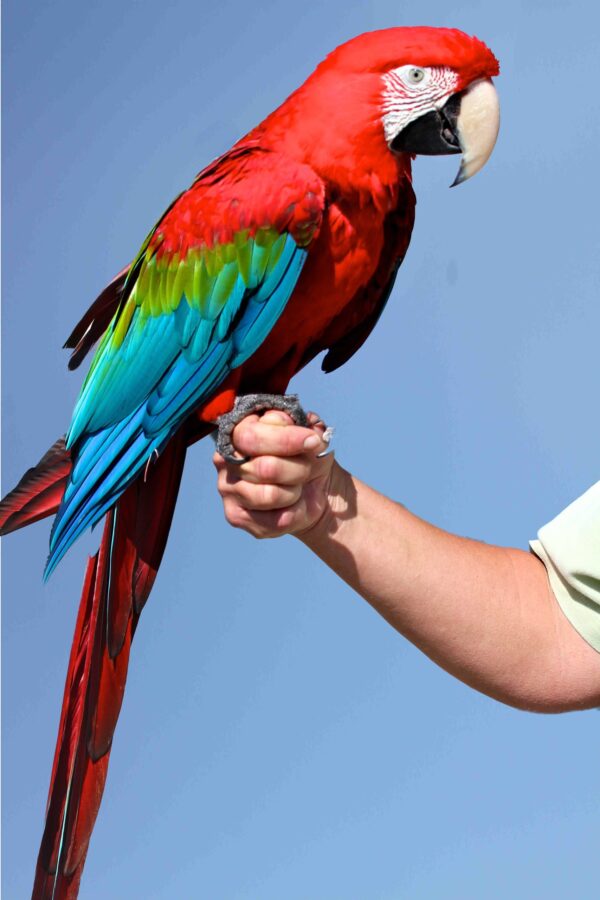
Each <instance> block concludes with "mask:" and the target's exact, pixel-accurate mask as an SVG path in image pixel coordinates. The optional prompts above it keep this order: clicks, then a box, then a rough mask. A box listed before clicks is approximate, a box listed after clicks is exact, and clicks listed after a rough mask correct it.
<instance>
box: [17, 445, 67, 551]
mask: <svg viewBox="0 0 600 900" xmlns="http://www.w3.org/2000/svg"><path fill="white" fill-rule="evenodd" d="M70 472H71V454H70V452H69V451H68V450H67V449H66V447H65V440H64V438H59V439H58V440H57V441H56V442H55V443H54V444H52V446H51V447H50V449H49V450H48V452H47V453H45V454H44V456H42V458H41V459H40V461H39V463H38V464H37V466H34V467H33V468H32V469H27V471H26V472H25V474H24V475H23V477H22V478H21V480H20V482H19V483H18V485H17V486H16V488H13V490H12V491H11V492H10V494H7V495H6V497H5V498H4V499H3V500H2V502H1V503H0V535H4V534H10V532H11V531H16V530H17V529H18V528H23V526H24V525H31V523H32V522H37V521H38V520H39V519H44V518H45V517H46V516H51V515H54V513H55V512H56V511H57V509H58V507H59V506H60V501H61V500H62V495H63V493H64V490H65V485H66V483H67V479H68V477H69V473H70Z"/></svg>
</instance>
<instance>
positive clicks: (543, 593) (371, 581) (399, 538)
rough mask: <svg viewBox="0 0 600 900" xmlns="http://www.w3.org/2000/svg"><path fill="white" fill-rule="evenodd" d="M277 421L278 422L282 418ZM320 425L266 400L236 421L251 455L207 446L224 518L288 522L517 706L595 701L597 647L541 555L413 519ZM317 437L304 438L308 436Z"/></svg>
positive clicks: (555, 708) (472, 678) (381, 607)
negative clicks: (224, 453) (569, 614)
mask: <svg viewBox="0 0 600 900" xmlns="http://www.w3.org/2000/svg"><path fill="white" fill-rule="evenodd" d="M282 426H285V427H282ZM321 432H322V429H320V428H319V426H317V427H315V428H313V430H312V432H311V431H310V430H308V429H302V428H298V427H296V426H292V425H289V420H288V419H287V417H286V416H284V415H283V414H281V413H277V412H270V413H267V414H266V415H265V416H263V418H262V419H260V420H259V419H257V417H255V416H253V417H249V418H248V419H246V420H244V422H242V423H241V424H240V425H239V426H238V427H237V428H236V431H235V433H234V441H235V445H236V447H237V448H238V449H239V450H240V452H242V453H244V454H245V455H249V456H252V457H253V458H252V459H251V460H250V462H248V463H245V464H244V465H243V466H239V467H238V466H231V465H226V464H225V463H224V462H223V460H222V459H221V458H220V457H217V456H215V465H216V467H217V469H218V471H219V490H220V492H221V495H222V497H223V500H224V505H225V514H226V517H227V519H228V521H229V522H230V523H231V524H232V525H235V526H236V527H241V528H244V529H245V530H246V531H248V532H250V533H251V534H254V535H255V536H256V537H276V536H279V535H281V534H293V535H294V536H296V537H297V538H298V539H299V540H301V541H303V542H304V543H305V544H306V546H307V547H309V548H310V549H311V550H312V551H313V552H314V553H316V554H317V555H318V556H319V557H320V558H321V559H322V560H323V561H324V562H325V563H326V564H327V565H328V566H330V568H332V569H333V570H334V571H335V572H337V574H338V575H340V577H341V578H343V579H344V580H345V581H346V582H347V583H348V584H349V585H350V586H351V587H352V588H354V590H356V591H357V592H358V593H359V594H361V595H362V596H363V597H364V598H365V599H366V600H367V601H368V602H369V603H370V604H371V605H372V606H373V607H374V608H375V609H376V610H377V611H378V612H379V613H380V614H381V615H382V616H383V617H384V618H385V619H386V620H387V621H388V622H389V623H390V624H391V625H392V626H393V627H394V628H396V629H397V630H398V631H399V632H400V633H401V634H403V635H404V636H405V637H407V638H408V639H409V640H410V641H412V642H413V643H414V644H415V645H416V646H417V647H419V648H420V649H421V650H422V651H423V652H424V653H426V654H427V655H428V656H429V657H430V658H431V659H433V660H434V661H435V662H437V663H438V664H439V665H440V666H442V667H443V668H444V669H446V670H447V671H448V672H450V673H451V674H453V675H455V676H456V677H457V678H460V679H461V680H462V681H464V682H465V683H466V684H469V685H470V686H472V687H474V688H476V689H477V690H479V691H482V692H484V693H486V694H489V695H490V696H491V697H495V698H496V699H498V700H501V701H503V702H504V703H508V704H510V705H512V706H516V707H519V708H522V709H529V710H536V711H541V712H560V711H564V710H570V709H583V708H587V707H593V706H598V705H600V654H599V653H597V652H596V651H595V650H594V649H593V648H592V647H590V646H589V645H588V644H587V643H586V642H585V641H584V640H583V638H582V637H580V635H579V634H578V633H577V632H576V631H575V629H574V628H573V627H572V625H571V624H570V622H569V621H568V619H567V618H566V617H565V616H564V614H563V613H562V611H561V609H560V607H559V605H558V603H557V602H556V599H555V597H554V595H553V593H552V591H551V588H550V585H549V583H548V578H547V575H546V569H545V567H544V565H543V564H542V563H541V562H540V560H539V559H538V558H537V557H535V556H534V555H532V554H530V553H526V552H524V551H522V550H517V549H512V548H504V547H494V546H490V545H487V544H483V543H480V542H478V541H472V540H469V539H467V538H461V537H457V536H456V535H453V534H449V533H448V532H445V531H442V530H441V529H439V528H436V527H435V526H433V525H430V524H429V523H427V522H425V521H423V520H422V519H419V518H418V517H417V516H415V515H413V514H412V513H411V512H409V511H408V510H407V509H406V508H405V507H403V506H401V505H400V504H398V503H394V502H393V501H391V500H389V499H388V498H387V497H384V496H383V495H382V494H379V493H378V492H377V491H374V490H373V489H372V488H370V487H368V486H367V485H365V484H363V483H362V482H360V481H359V480H358V479H356V478H354V477H353V476H352V475H350V474H349V473H348V472H346V471H345V470H344V469H342V468H341V466H339V465H338V464H337V463H336V462H335V461H334V459H333V456H327V457H325V458H322V459H318V458H317V457H316V453H318V452H319V450H321V449H323V446H324V445H323V444H322V442H321V441H320V439H319V435H320V433H321ZM311 436H312V437H313V438H315V436H316V438H317V440H316V443H317V446H316V447H312V448H311V447H308V448H306V447H305V446H304V444H305V441H306V440H307V439H309V438H310V437H311Z"/></svg>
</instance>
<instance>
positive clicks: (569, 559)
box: [530, 481, 600, 652]
mask: <svg viewBox="0 0 600 900" xmlns="http://www.w3.org/2000/svg"><path fill="white" fill-rule="evenodd" d="M530 547H531V549H532V551H533V552H534V553H535V554H536V556H539V558H540V559H541V560H542V562H543V563H544V565H545V566H546V569H547V570H548V577H549V579H550V584H551V586H552V590H553V591H554V594H555V595H556V599H557V600H558V602H559V604H560V607H561V609H562V611H563V612H564V614H565V615H566V617H567V618H568V619H569V621H570V622H571V624H572V625H573V627H574V628H576V629H577V631H578V632H579V634H580V635H581V636H582V637H583V638H584V639H585V640H586V641H587V642H588V644H591V646H592V647H594V649H595V650H598V652H600V481H599V482H598V483H597V484H595V485H594V486H593V487H591V488H590V489H589V490H588V491H586V492H585V494H582V496H581V497H578V498H577V500H575V501H574V502H573V503H571V504H570V505H569V506H567V508H566V509H564V510H563V511H562V512H561V513H559V515H558V516H557V517H556V518H555V519H552V521H551V522H548V524H547V525H544V527H543V528H540V530H539V532H538V540H537V541H531V542H530Z"/></svg>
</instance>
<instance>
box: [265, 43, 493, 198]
mask: <svg viewBox="0 0 600 900" xmlns="http://www.w3.org/2000/svg"><path fill="white" fill-rule="evenodd" d="M498 72H499V66H498V61H497V59H496V57H495V56H494V54H493V53H492V52H491V50H489V48H488V47H486V45H485V44H484V43H482V42H481V41H480V40H478V39H477V38H475V37H470V36H469V35H467V34H464V33H463V32H462V31H458V30H456V29H450V28H431V27H416V28H389V29H386V30H383V31H372V32H367V33H365V34H361V35H359V36H358V37H356V38H353V39H352V40H350V41H347V42H346V43H345V44H342V45H341V46H339V47H338V48H337V49H336V50H334V51H333V52H332V53H330V54H329V55H328V56H327V57H326V58H325V59H324V60H323V62H322V63H320V65H319V66H317V68H316V70H315V72H314V73H313V74H312V75H311V76H310V77H309V78H308V79H307V81H306V82H305V83H304V85H303V86H302V87H301V88H299V90H298V91H297V92H296V93H295V94H293V95H292V96H291V97H290V98H289V100H288V101H287V102H286V104H284V105H283V107H280V109H279V110H277V111H276V112H275V113H274V114H272V116H271V117H269V119H267V120H266V123H265V124H267V123H268V125H269V126H271V125H272V124H275V125H276V124H278V123H281V122H283V124H284V126H285V128H286V129H287V134H288V136H289V135H293V138H292V139H293V140H294V141H295V143H296V144H297V143H298V142H299V141H300V142H302V143H303V144H304V148H305V150H306V152H305V154H304V157H305V159H306V161H307V162H310V163H311V164H312V165H313V166H314V167H315V168H316V169H317V170H319V169H321V170H324V169H326V170H329V171H328V174H335V173H333V169H337V170H338V171H337V174H338V175H339V174H340V170H341V169H343V168H347V170H348V172H349V171H350V170H353V171H354V172H356V171H357V170H360V169H363V170H364V171H365V172H367V171H370V172H376V173H378V174H380V173H382V174H383V173H384V172H385V169H386V166H387V170H388V172H389V170H390V158H395V159H396V160H397V161H398V160H401V161H404V162H405V164H406V166H407V167H408V168H409V162H408V161H409V159H410V158H411V157H413V156H415V155H418V154H424V155H438V154H451V153H456V154H459V153H460V154H462V160H461V164H460V168H459V171H458V174H457V176H456V178H455V180H454V182H453V185H454V184H460V183H461V182H463V181H466V180H467V179H468V178H470V177H471V176H472V175H475V173H476V172H478V171H479V170H480V169H481V168H483V166H484V165H485V163H486V162H487V160H488V159H489V157H490V154H491V152H492V150H493V148H494V144H495V142H496V137H497V135H498V128H499V123H500V113H499V104H498V96H497V94H496V89H495V88H494V85H493V83H492V80H491V79H492V77H493V76H494V75H497V74H498Z"/></svg>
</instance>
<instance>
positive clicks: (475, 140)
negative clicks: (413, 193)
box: [391, 78, 500, 187]
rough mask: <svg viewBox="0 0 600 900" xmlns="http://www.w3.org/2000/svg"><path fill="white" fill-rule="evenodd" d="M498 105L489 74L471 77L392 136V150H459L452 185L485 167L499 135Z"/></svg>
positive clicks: (427, 152) (438, 152)
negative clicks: (441, 103) (440, 103)
mask: <svg viewBox="0 0 600 900" xmlns="http://www.w3.org/2000/svg"><path fill="white" fill-rule="evenodd" d="M499 127H500V106H499V103H498V94H497V93H496V89H495V87H494V85H493V84H492V82H491V81H490V79H489V78H482V79H479V80H478V81H474V82H473V83H472V84H470V85H469V87H468V88H467V89H466V90H464V91H461V92H460V93H459V94H453V96H452V97H450V99H449V100H448V101H447V102H446V103H445V105H444V106H443V107H441V108H440V109H436V110H432V111H431V112H428V113H426V114H425V115H424V116H420V117H419V118H418V119H415V120H414V121H413V122H411V123H410V124H409V125H407V126H406V128H403V129H402V131H401V132H400V133H399V134H398V135H397V136H396V137H395V138H394V140H393V141H392V143H391V148H392V150H395V151H400V152H402V153H415V154H422V155H424V156H438V155H442V154H444V155H445V154H450V153H462V155H463V158H462V160H461V164H460V169H459V170H458V174H457V176H456V178H455V179H454V181H453V183H452V185H451V187H454V185H456V184H461V183H462V182H463V181H466V180H467V179H468V178H471V176H472V175H475V174H476V173H477V172H479V170H480V169H482V168H483V167H484V165H485V164H486V162H487V161H488V159H489V158H490V155H491V153H492V150H493V149H494V145H495V143H496V138H497V137H498V129H499Z"/></svg>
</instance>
